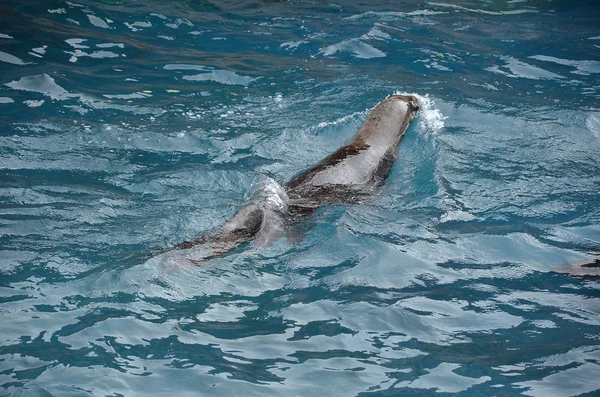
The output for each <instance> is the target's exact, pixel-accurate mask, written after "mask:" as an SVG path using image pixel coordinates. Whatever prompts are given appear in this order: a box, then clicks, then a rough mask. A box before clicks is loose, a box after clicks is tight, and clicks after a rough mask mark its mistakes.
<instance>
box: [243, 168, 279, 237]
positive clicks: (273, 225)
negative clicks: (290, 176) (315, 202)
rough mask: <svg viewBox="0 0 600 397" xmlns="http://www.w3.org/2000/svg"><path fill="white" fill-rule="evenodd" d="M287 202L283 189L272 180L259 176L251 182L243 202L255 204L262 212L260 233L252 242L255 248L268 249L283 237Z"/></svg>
mask: <svg viewBox="0 0 600 397" xmlns="http://www.w3.org/2000/svg"><path fill="white" fill-rule="evenodd" d="M288 201H289V198H288V196H287V194H286V192H285V189H284V188H283V186H281V185H280V184H279V183H277V182H276V181H275V180H274V179H273V178H269V177H268V176H266V175H260V176H259V177H258V178H256V179H255V180H254V181H253V182H252V184H251V185H250V188H249V189H248V191H247V192H246V197H245V202H246V203H248V204H250V203H251V204H255V205H257V206H258V207H259V208H260V209H261V210H262V211H263V222H262V225H261V228H260V231H259V232H258V235H257V236H256V238H255V239H254V241H253V242H252V244H253V245H254V246H255V247H268V246H270V245H271V244H273V243H274V242H276V241H277V240H279V239H280V238H281V237H282V236H283V234H284V232H285V221H284V214H285V212H286V211H287V206H288Z"/></svg>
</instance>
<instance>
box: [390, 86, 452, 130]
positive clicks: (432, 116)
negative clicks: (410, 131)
mask: <svg viewBox="0 0 600 397" xmlns="http://www.w3.org/2000/svg"><path fill="white" fill-rule="evenodd" d="M394 95H412V96H413V97H415V98H417V101H418V102H419V107H420V110H419V119H418V120H419V127H420V128H421V130H422V131H423V132H424V133H426V134H432V135H436V134H437V133H438V132H439V131H441V130H442V129H443V128H444V125H445V123H444V120H446V119H447V117H446V116H444V115H443V114H442V112H441V111H440V110H439V109H438V108H436V107H435V102H434V101H433V99H431V98H430V97H429V95H424V96H423V95H419V94H416V93H414V92H411V93H407V92H399V91H396V92H394Z"/></svg>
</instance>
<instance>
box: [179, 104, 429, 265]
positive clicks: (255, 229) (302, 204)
mask: <svg viewBox="0 0 600 397" xmlns="http://www.w3.org/2000/svg"><path fill="white" fill-rule="evenodd" d="M418 110H419V105H418V100H417V99H416V98H415V97H414V96H411V95H392V96H389V97H388V98H387V99H385V100H384V101H382V102H380V103H379V104H378V105H377V106H375V108H374V109H373V110H372V111H371V113H370V114H369V116H368V118H367V120H365V122H364V123H363V125H362V126H361V128H360V129H359V130H358V132H357V133H356V134H355V135H354V136H353V137H352V138H351V139H350V141H349V142H348V143H346V144H345V145H343V146H342V147H341V148H339V149H338V150H337V151H335V152H334V153H332V154H331V155H329V156H327V157H326V158H324V159H323V160H321V161H320V162H319V163H317V164H316V165H314V166H313V167H311V168H309V169H307V170H305V171H302V172H301V173H299V174H298V175H296V176H294V177H293V178H292V179H291V180H290V181H289V182H287V183H286V184H285V185H283V189H284V192H282V195H283V196H285V199H286V200H285V203H284V205H281V206H279V207H277V208H270V207H268V206H264V205H260V204H255V203H253V204H250V205H248V206H245V207H243V208H241V209H240V210H239V211H238V212H237V213H236V214H235V215H234V216H233V217H232V218H231V219H230V220H228V221H227V222H226V223H225V224H223V225H222V226H221V227H220V228H218V229H217V230H216V231H215V232H213V233H212V234H210V235H208V236H206V237H201V238H199V239H197V240H194V241H186V242H183V243H181V244H179V245H178V246H177V247H175V248H176V250H178V251H186V252H185V253H182V254H184V255H181V256H182V257H185V258H186V260H188V261H189V262H191V263H197V262H200V261H203V260H207V259H210V258H212V257H214V256H217V255H220V254H223V253H226V252H228V251H231V250H233V249H235V248H236V247H238V246H240V245H242V244H244V243H247V242H250V241H255V242H256V244H257V245H258V246H264V245H268V244H270V243H272V242H273V241H275V240H277V239H278V238H280V237H281V236H282V235H283V229H284V228H285V226H286V225H288V224H290V223H293V222H295V221H297V220H298V219H300V218H301V217H302V216H303V215H306V214H310V213H312V212H313V211H315V210H316V209H317V208H319V207H320V206H323V205H326V204H333V203H356V202H360V201H361V200H362V199H363V198H364V197H365V196H367V195H371V194H373V193H374V192H375V191H376V190H377V188H378V187H379V186H381V184H383V182H384V181H385V180H386V178H387V177H388V176H389V174H390V171H391V169H392V166H393V165H394V162H395V161H396V158H397V156H398V146H399V144H400V141H401V140H402V138H403V137H404V134H405V132H406V130H407V129H408V126H409V125H410V123H411V121H412V120H413V119H414V117H415V115H416V113H417V112H418ZM199 246H201V247H199Z"/></svg>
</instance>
